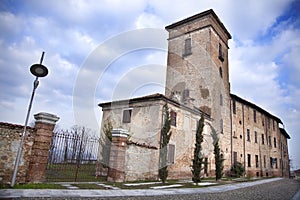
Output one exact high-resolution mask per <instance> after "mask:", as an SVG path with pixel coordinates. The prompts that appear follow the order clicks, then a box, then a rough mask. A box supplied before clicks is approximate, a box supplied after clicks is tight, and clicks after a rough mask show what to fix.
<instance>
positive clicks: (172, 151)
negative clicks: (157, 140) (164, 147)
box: [168, 144, 175, 164]
mask: <svg viewBox="0 0 300 200" xmlns="http://www.w3.org/2000/svg"><path fill="white" fill-rule="evenodd" d="M174 162H175V145H174V144H168V164H174Z"/></svg>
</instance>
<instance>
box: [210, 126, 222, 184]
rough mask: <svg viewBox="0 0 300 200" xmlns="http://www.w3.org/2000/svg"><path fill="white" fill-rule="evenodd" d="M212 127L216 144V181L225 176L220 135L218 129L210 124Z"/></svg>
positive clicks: (212, 134)
mask: <svg viewBox="0 0 300 200" xmlns="http://www.w3.org/2000/svg"><path fill="white" fill-rule="evenodd" d="M209 126H210V128H211V136H212V138H213V144H214V154H215V166H216V181H217V180H219V179H221V178H222V176H223V161H224V159H223V157H222V155H221V151H220V146H219V137H218V134H217V131H216V130H215V129H214V127H212V126H211V125H209Z"/></svg>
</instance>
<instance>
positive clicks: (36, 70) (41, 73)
mask: <svg viewBox="0 0 300 200" xmlns="http://www.w3.org/2000/svg"><path fill="white" fill-rule="evenodd" d="M44 54H45V52H43V53H42V57H41V60H40V64H34V65H32V66H31V67H30V72H31V73H32V74H33V75H34V76H35V77H36V78H35V80H34V82H33V90H32V94H31V98H30V102H29V106H28V110H27V116H26V120H25V125H24V129H23V132H22V138H21V142H20V146H19V148H18V153H17V157H16V161H15V166H14V173H13V176H12V179H11V183H10V186H11V187H14V185H15V182H16V177H17V172H18V167H19V163H20V159H21V155H22V151H23V144H24V139H25V135H26V129H27V124H28V119H29V115H30V110H31V106H32V101H33V97H34V93H35V90H36V88H37V87H38V85H39V81H38V79H39V77H45V76H47V74H48V69H47V67H45V66H44V65H42V62H43V59H44Z"/></svg>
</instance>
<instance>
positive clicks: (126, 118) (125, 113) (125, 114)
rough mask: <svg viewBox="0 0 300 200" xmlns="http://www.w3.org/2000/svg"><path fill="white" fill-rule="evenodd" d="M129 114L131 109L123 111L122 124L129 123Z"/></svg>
mask: <svg viewBox="0 0 300 200" xmlns="http://www.w3.org/2000/svg"><path fill="white" fill-rule="evenodd" d="M131 113H132V109H128V110H123V123H130V122H131Z"/></svg>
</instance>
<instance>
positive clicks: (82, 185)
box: [72, 183, 109, 190]
mask: <svg viewBox="0 0 300 200" xmlns="http://www.w3.org/2000/svg"><path fill="white" fill-rule="evenodd" d="M72 185H73V186H76V187H78V188H79V189H90V190H108V189H109V188H106V187H103V186H100V185H97V184H88V183H86V184H85V183H80V184H72Z"/></svg>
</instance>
